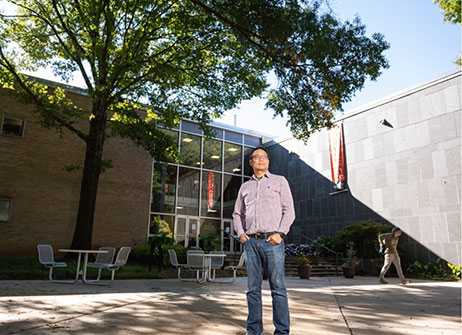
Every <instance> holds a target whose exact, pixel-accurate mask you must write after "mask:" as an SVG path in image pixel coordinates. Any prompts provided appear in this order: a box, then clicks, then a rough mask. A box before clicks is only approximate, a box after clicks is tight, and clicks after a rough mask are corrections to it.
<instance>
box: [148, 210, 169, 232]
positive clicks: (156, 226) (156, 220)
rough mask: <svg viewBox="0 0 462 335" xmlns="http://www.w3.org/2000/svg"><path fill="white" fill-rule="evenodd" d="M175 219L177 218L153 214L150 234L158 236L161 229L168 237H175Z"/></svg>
mask: <svg viewBox="0 0 462 335" xmlns="http://www.w3.org/2000/svg"><path fill="white" fill-rule="evenodd" d="M174 218H175V217H174V216H172V215H163V214H160V215H159V214H151V225H150V227H149V234H150V235H152V234H158V233H159V230H160V229H161V230H162V232H163V233H165V234H167V236H169V237H173V225H174ZM160 221H164V222H160ZM165 223H166V225H165Z"/></svg>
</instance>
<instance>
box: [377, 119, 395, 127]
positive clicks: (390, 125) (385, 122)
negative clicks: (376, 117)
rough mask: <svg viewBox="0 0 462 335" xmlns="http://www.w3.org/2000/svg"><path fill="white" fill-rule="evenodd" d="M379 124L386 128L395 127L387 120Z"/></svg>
mask: <svg viewBox="0 0 462 335" xmlns="http://www.w3.org/2000/svg"><path fill="white" fill-rule="evenodd" d="M379 123H380V124H381V125H384V126H386V127H390V128H393V125H392V124H391V123H390V122H388V121H387V119H382V120H380V121H379Z"/></svg>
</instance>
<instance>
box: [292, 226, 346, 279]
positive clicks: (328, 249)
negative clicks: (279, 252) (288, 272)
mask: <svg viewBox="0 0 462 335" xmlns="http://www.w3.org/2000/svg"><path fill="white" fill-rule="evenodd" d="M297 238H298V256H300V246H301V244H302V238H304V239H306V240H308V241H310V242H312V243H314V244H316V245H317V246H320V247H321V248H324V249H325V250H327V251H329V252H330V253H332V254H334V255H335V276H336V277H337V276H338V259H339V256H340V258H343V253H341V252H338V251H334V250H332V249H330V248H328V247H326V246H325V245H322V244H321V243H318V242H316V241H315V240H313V239H312V238H309V237H308V236H306V235H303V234H300V235H298V236H297Z"/></svg>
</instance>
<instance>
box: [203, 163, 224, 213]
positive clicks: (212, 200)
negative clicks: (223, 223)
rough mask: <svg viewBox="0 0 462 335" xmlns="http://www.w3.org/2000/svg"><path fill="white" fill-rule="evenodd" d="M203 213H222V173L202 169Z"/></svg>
mask: <svg viewBox="0 0 462 335" xmlns="http://www.w3.org/2000/svg"><path fill="white" fill-rule="evenodd" d="M201 207H202V208H201V215H202V216H209V217H218V218H219V217H220V215H221V173H215V172H211V171H202V198H201Z"/></svg>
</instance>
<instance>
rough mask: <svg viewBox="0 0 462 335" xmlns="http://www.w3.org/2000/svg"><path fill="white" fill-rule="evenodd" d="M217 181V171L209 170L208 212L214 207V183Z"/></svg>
mask: <svg viewBox="0 0 462 335" xmlns="http://www.w3.org/2000/svg"><path fill="white" fill-rule="evenodd" d="M214 181H215V173H213V172H209V173H208V183H207V212H210V211H211V210H212V209H213V191H214V185H215V183H214Z"/></svg>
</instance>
